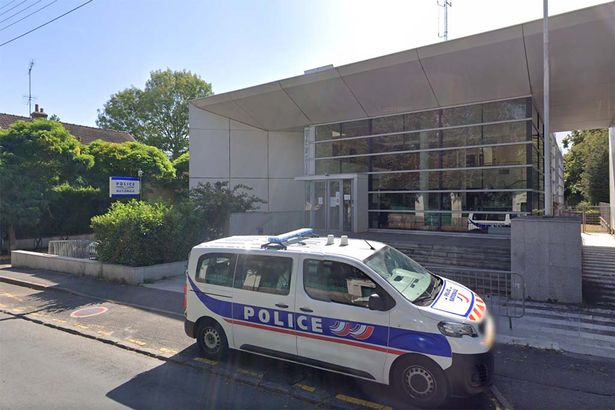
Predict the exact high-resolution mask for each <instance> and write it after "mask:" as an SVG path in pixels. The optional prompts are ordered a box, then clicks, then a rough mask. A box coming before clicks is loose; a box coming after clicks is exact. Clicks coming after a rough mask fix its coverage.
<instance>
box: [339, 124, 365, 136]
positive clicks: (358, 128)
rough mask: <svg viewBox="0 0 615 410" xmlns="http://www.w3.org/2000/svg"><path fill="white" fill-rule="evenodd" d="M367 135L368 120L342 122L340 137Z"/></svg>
mask: <svg viewBox="0 0 615 410" xmlns="http://www.w3.org/2000/svg"><path fill="white" fill-rule="evenodd" d="M364 135H369V120H361V121H352V122H344V123H342V137H361V136H364Z"/></svg>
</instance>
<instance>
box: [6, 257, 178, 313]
mask: <svg viewBox="0 0 615 410" xmlns="http://www.w3.org/2000/svg"><path fill="white" fill-rule="evenodd" d="M180 277H181V278H183V276H180ZM0 282H6V283H13V284H16V285H21V286H24V285H25V286H28V287H32V288H35V289H41V290H45V289H56V290H62V291H65V292H69V293H72V294H75V295H79V296H86V297H92V298H96V299H101V300H107V301H110V302H115V303H119V304H125V305H130V306H133V307H136V308H140V309H145V310H151V311H154V312H159V313H163V314H167V315H171V316H176V317H182V318H183V317H184V307H183V294H181V293H177V292H176V291H168V290H162V289H156V288H149V287H142V286H133V285H123V284H119V283H113V282H107V281H104V280H98V279H93V278H89V277H85V276H74V275H67V274H63V273H58V272H51V271H44V270H40V269H26V268H18V269H13V268H11V266H10V265H0ZM180 289H181V288H180Z"/></svg>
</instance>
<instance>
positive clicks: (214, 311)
mask: <svg viewBox="0 0 615 410" xmlns="http://www.w3.org/2000/svg"><path fill="white" fill-rule="evenodd" d="M311 234H312V231H311V229H300V230H298V231H294V232H290V233H288V234H284V235H280V236H276V237H266V236H233V237H229V238H223V239H218V240H215V241H211V242H207V243H203V244H201V245H198V246H195V247H194V248H193V249H192V251H191V253H190V259H189V262H188V274H187V282H186V291H185V314H186V320H185V330H186V334H187V335H188V336H190V337H192V338H196V340H197V344H198V346H199V348H200V349H201V351H202V353H203V354H204V355H205V356H206V357H208V358H212V359H219V358H222V357H223V356H224V355H225V354H226V352H227V351H228V349H229V348H231V349H238V350H243V351H247V352H252V353H256V354H260V355H264V356H269V357H274V358H279V359H282V360H287V361H292V362H297V363H301V364H305V365H309V366H313V367H317V368H320V369H325V370H329V371H333V372H338V373H343V374H346V375H350V376H354V377H358V378H361V379H366V380H371V381H375V382H378V383H384V384H392V385H393V386H395V387H396V389H397V390H398V391H399V392H400V393H401V394H402V395H403V396H404V397H405V398H407V399H409V400H411V401H412V402H413V403H414V404H417V405H420V406H438V405H440V404H442V403H443V402H444V401H445V400H446V399H447V398H448V397H449V396H464V395H471V394H475V393H478V392H480V391H482V390H483V389H484V388H485V387H487V386H488V385H489V384H490V382H491V378H492V375H493V358H492V354H491V352H490V349H491V344H492V341H493V335H494V331H493V325H492V323H493V322H492V320H491V318H490V316H489V315H488V313H487V308H486V306H485V303H484V301H483V300H482V299H481V298H480V297H479V296H478V295H477V294H475V293H474V292H472V291H471V290H470V289H468V288H466V287H464V286H462V285H460V284H458V283H455V282H453V281H450V280H448V279H446V278H442V277H439V276H436V275H434V274H432V273H430V272H428V271H427V270H426V269H424V268H423V267H422V266H421V265H419V264H418V263H416V262H415V261H413V260H412V259H410V258H409V257H407V256H406V255H404V254H402V253H401V252H399V251H397V250H395V249H394V248H392V247H390V246H387V245H385V244H383V243H379V242H372V241H366V240H363V239H348V238H347V237H346V236H342V237H341V238H334V237H333V235H329V236H328V237H326V238H315V237H312V235H311Z"/></svg>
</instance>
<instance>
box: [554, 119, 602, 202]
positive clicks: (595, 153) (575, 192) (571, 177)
mask: <svg viewBox="0 0 615 410" xmlns="http://www.w3.org/2000/svg"><path fill="white" fill-rule="evenodd" d="M607 134H608V133H607V130H605V129H596V130H586V131H573V132H572V134H570V135H569V136H567V137H566V138H565V139H564V146H570V150H569V151H568V152H567V153H566V154H565V155H564V181H565V182H564V183H565V195H566V201H567V202H568V203H570V204H573V205H576V204H578V203H580V202H588V203H590V204H598V203H599V202H608V201H609V183H608V182H609V140H608V135H607Z"/></svg>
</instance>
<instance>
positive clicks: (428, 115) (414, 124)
mask: <svg viewBox="0 0 615 410" xmlns="http://www.w3.org/2000/svg"><path fill="white" fill-rule="evenodd" d="M438 116H439V114H438V110H434V111H426V112H417V113H413V114H406V118H405V119H404V121H405V128H406V131H415V130H424V129H427V128H438Z"/></svg>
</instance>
